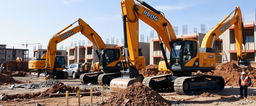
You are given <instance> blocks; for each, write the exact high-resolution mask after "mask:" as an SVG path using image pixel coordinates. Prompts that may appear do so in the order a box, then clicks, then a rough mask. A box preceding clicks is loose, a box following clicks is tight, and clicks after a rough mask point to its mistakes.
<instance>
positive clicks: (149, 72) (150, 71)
mask: <svg viewBox="0 0 256 106" xmlns="http://www.w3.org/2000/svg"><path fill="white" fill-rule="evenodd" d="M168 73H170V72H167V71H165V72H162V71H159V70H158V65H155V64H150V65H148V66H146V68H145V69H142V70H140V74H142V75H143V76H144V77H151V76H155V75H162V74H168Z"/></svg>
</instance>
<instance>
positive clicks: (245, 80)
mask: <svg viewBox="0 0 256 106" xmlns="http://www.w3.org/2000/svg"><path fill="white" fill-rule="evenodd" d="M242 78H243V76H241V85H249V83H248V76H246V77H245V79H244V80H243V79H242Z"/></svg>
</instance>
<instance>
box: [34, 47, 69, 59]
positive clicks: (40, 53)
mask: <svg viewBox="0 0 256 106" xmlns="http://www.w3.org/2000/svg"><path fill="white" fill-rule="evenodd" d="M46 51H47V50H46V49H37V50H34V51H33V58H34V59H40V58H41V56H43V54H45V53H46ZM56 55H57V56H65V57H67V52H66V50H57V51H56Z"/></svg>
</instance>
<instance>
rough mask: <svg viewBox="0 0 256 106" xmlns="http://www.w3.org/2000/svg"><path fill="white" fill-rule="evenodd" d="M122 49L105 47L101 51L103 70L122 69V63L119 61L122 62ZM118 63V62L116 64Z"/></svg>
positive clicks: (113, 70) (115, 70) (114, 70)
mask: <svg viewBox="0 0 256 106" xmlns="http://www.w3.org/2000/svg"><path fill="white" fill-rule="evenodd" d="M121 55H122V54H121V51H120V49H116V48H108V49H104V50H102V51H101V53H100V60H99V61H100V64H101V65H100V66H101V70H103V71H104V72H106V73H108V72H111V73H113V72H117V71H120V70H121V69H122V64H121V63H118V62H120V61H119V60H120V57H121ZM115 63H117V64H115Z"/></svg>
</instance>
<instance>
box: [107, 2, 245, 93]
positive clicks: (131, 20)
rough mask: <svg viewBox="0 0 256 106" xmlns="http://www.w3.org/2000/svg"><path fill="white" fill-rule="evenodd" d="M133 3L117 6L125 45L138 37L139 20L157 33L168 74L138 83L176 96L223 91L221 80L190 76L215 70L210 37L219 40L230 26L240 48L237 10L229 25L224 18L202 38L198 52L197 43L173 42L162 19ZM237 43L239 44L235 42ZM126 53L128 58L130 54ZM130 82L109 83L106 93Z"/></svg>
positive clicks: (240, 25)
mask: <svg viewBox="0 0 256 106" xmlns="http://www.w3.org/2000/svg"><path fill="white" fill-rule="evenodd" d="M136 1H137V2H138V3H137V4H136V3H135V1H134V0H122V2H121V7H122V10H123V20H124V32H125V35H126V36H127V42H128V46H129V43H130V44H132V43H131V37H132V39H134V38H137V37H138V19H141V20H142V21H143V22H145V23H146V24H148V25H149V26H151V27H152V28H154V29H155V30H156V32H157V33H158V37H159V41H160V47H161V51H162V54H163V58H164V61H165V65H166V67H167V68H168V69H169V70H171V74H164V75H157V76H153V77H146V78H144V79H143V81H142V83H143V84H144V85H146V86H148V87H150V88H152V89H153V90H156V91H175V92H176V93H177V94H193V93H196V92H200V91H207V90H216V91H221V90H223V89H224V86H225V82H224V79H223V78H222V77H220V76H210V75H192V72H198V71H201V72H210V71H212V70H214V69H215V65H216V62H215V61H216V60H215V53H214V52H213V51H211V50H210V48H211V47H210V46H211V45H212V43H213V40H214V39H213V38H214V37H213V35H214V36H215V37H218V36H220V35H221V33H223V32H224V31H225V30H227V29H228V28H229V27H230V26H231V25H232V24H234V26H235V29H234V30H235V37H236V44H237V46H238V45H240V46H239V47H241V45H242V43H241V42H242V41H243V38H242V22H241V21H242V18H241V12H240V9H239V8H237V9H236V10H235V12H234V13H235V14H234V16H233V18H231V19H230V20H229V21H226V19H227V18H228V17H226V18H225V19H224V20H222V22H221V23H219V24H218V25H217V26H216V28H215V29H213V30H211V31H210V32H208V33H207V34H206V36H205V37H204V40H203V43H202V48H199V44H198V41H197V40H195V39H187V38H177V37H176V35H175V33H174V31H173V28H172V26H171V24H170V22H169V21H168V20H167V19H166V18H165V17H164V15H163V13H161V12H160V11H158V10H156V9H155V8H153V7H152V6H150V5H149V4H147V3H146V2H144V1H140V0H136ZM224 21H225V22H224ZM239 40H241V41H240V42H239ZM209 42H210V43H209ZM206 44H207V45H206ZM205 45H206V46H205ZM130 47H132V46H130ZM204 47H205V48H204ZM129 50H130V49H129ZM166 50H168V51H166ZM241 50H242V48H237V51H241ZM167 52H169V53H170V56H169V57H170V58H169V59H167ZM129 53H130V54H131V51H129ZM241 58H242V57H241ZM135 61H136V58H135ZM125 81H126V82H125ZM132 82H133V81H131V80H123V79H120V78H116V79H113V80H112V81H111V83H110V91H111V92H115V90H117V89H124V88H126V87H127V86H129V84H132ZM125 84H126V85H125Z"/></svg>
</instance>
